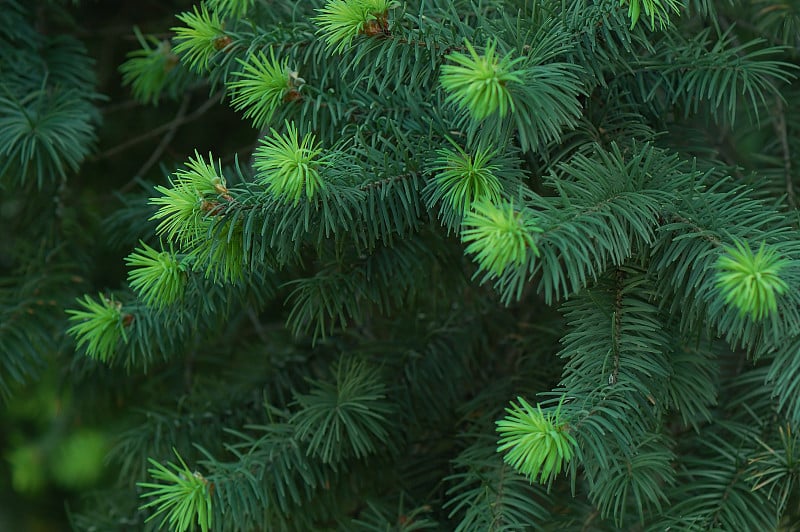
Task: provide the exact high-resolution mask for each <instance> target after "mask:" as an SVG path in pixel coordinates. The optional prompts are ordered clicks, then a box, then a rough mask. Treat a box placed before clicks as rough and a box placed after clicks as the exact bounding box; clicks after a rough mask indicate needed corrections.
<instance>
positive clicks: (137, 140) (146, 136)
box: [92, 92, 222, 161]
mask: <svg viewBox="0 0 800 532" xmlns="http://www.w3.org/2000/svg"><path fill="white" fill-rule="evenodd" d="M221 96H222V93H221V92H218V93H217V94H215V95H213V96H212V97H211V98H209V99H208V100H207V101H206V102H205V103H203V105H201V106H200V107H198V108H197V109H195V110H194V111H192V112H191V113H190V114H188V115H185V116H183V117H180V118H178V117H176V118H174V119H172V120H170V121H169V122H167V123H166V124H162V125H160V126H158V127H157V128H155V129H151V130H150V131H148V132H147V133H143V134H141V135H139V136H138V137H134V138H132V139H128V140H127V141H125V142H123V143H122V144H117V145H116V146H114V147H113V148H109V149H107V150H106V151H104V152H103V153H100V154H98V155H96V156H94V157H92V160H93V161H99V160H101V159H107V158H109V157H113V156H114V155H116V154H118V153H120V152H123V151H125V150H127V149H129V148H132V147H133V146H136V145H137V144H141V143H142V142H145V141H147V140H150V139H151V138H153V137H157V136H158V135H160V134H162V133H164V132H165V131H169V130H170V129H173V128H176V127H178V126H181V125H183V124H185V123H187V122H191V121H193V120H197V119H198V118H200V117H201V116H202V115H203V114H205V113H206V111H208V110H209V109H211V108H212V107H213V106H214V105H216V104H217V103H218V102H219V100H220V98H221Z"/></svg>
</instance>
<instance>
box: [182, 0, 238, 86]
mask: <svg viewBox="0 0 800 532" xmlns="http://www.w3.org/2000/svg"><path fill="white" fill-rule="evenodd" d="M177 17H178V20H180V21H181V22H183V23H184V24H186V26H185V27H184V26H178V27H174V28H172V31H174V32H175V33H176V35H175V41H176V42H177V44H176V45H175V53H177V54H179V55H181V57H182V58H183V59H184V60H185V62H186V64H187V66H188V68H189V69H190V70H193V71H195V72H198V73H203V72H205V71H207V70H208V64H209V63H210V62H211V59H212V58H213V57H214V56H215V55H216V54H217V52H219V51H220V50H222V49H223V48H225V46H227V45H228V44H229V43H230V37H228V36H227V35H226V34H225V30H223V29H222V22H221V21H220V19H219V16H218V15H217V14H216V13H209V12H208V8H207V7H206V6H205V4H201V5H200V11H198V10H197V6H195V7H194V12H193V13H188V12H187V13H181V14H180V15H177Z"/></svg>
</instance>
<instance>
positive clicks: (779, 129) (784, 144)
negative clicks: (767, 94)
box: [772, 96, 797, 209]
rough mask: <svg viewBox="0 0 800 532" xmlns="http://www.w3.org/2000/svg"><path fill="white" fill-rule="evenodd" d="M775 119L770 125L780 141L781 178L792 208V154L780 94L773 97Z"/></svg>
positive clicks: (793, 199) (793, 195)
mask: <svg viewBox="0 0 800 532" xmlns="http://www.w3.org/2000/svg"><path fill="white" fill-rule="evenodd" d="M775 102H776V104H777V105H776V107H775V115H774V117H775V119H774V120H773V122H772V125H773V126H774V127H775V134H776V135H777V136H778V141H779V142H780V143H781V152H783V178H784V180H785V182H786V194H787V196H788V198H789V206H790V207H791V208H792V209H794V208H796V207H797V196H796V194H795V192H794V183H793V182H792V154H791V151H790V149H789V139H788V136H787V134H786V115H785V114H784V112H783V111H784V109H783V100H782V99H781V97H780V96H776V97H775Z"/></svg>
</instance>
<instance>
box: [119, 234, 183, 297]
mask: <svg viewBox="0 0 800 532" xmlns="http://www.w3.org/2000/svg"><path fill="white" fill-rule="evenodd" d="M140 245H141V247H140V248H139V249H137V250H135V251H134V252H133V253H131V254H130V255H128V257H127V258H126V259H125V264H127V265H128V266H129V267H130V268H131V270H130V272H128V282H129V283H130V285H131V288H133V289H134V290H135V291H136V292H137V293H138V294H139V297H140V298H141V299H142V300H143V301H144V302H145V303H146V304H147V305H149V306H151V307H155V308H163V307H166V306H169V305H171V304H172V303H174V302H176V301H178V300H180V299H181V297H183V291H184V288H186V272H185V269H186V268H185V265H184V263H183V262H182V261H180V260H179V259H178V258H177V257H176V256H175V253H174V252H172V251H160V252H159V251H157V250H155V249H153V248H151V247H150V246H148V245H147V244H145V243H144V242H140Z"/></svg>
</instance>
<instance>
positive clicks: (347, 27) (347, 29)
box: [314, 0, 399, 54]
mask: <svg viewBox="0 0 800 532" xmlns="http://www.w3.org/2000/svg"><path fill="white" fill-rule="evenodd" d="M397 5H399V4H398V3H397V2H395V1H393V0H330V1H329V2H328V3H326V4H325V7H323V8H322V9H320V10H318V12H319V13H320V14H319V16H317V17H315V19H314V20H316V22H317V24H319V27H320V29H319V33H321V34H322V38H323V39H324V40H325V43H326V45H327V48H329V49H330V48H333V53H335V54H338V53H340V52H342V51H344V50H345V49H347V48H348V47H349V46H350V43H352V42H353V39H354V38H355V37H356V35H367V36H374V35H379V34H386V33H388V31H389V21H388V16H389V15H388V13H389V10H390V9H392V8H394V7H396V6H397Z"/></svg>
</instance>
